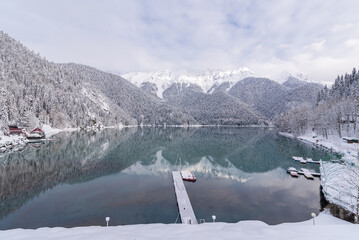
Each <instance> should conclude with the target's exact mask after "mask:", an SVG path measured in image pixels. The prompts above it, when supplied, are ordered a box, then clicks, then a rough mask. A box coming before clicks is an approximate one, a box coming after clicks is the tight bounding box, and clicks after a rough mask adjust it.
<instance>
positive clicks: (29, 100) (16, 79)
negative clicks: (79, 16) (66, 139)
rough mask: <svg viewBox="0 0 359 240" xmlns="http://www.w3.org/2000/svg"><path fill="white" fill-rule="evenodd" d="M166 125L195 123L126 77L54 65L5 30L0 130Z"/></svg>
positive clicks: (0, 38) (0, 54) (0, 52)
mask: <svg viewBox="0 0 359 240" xmlns="http://www.w3.org/2000/svg"><path fill="white" fill-rule="evenodd" d="M164 123H167V124H192V123H195V121H194V120H193V118H192V117H191V116H188V115H186V114H183V113H182V112H180V111H177V110H176V109H175V108H173V107H171V106H168V105H166V104H163V103H161V101H160V100H159V99H156V98H154V97H151V96H148V95H147V94H145V93H143V92H142V91H141V90H140V89H138V88H137V87H136V86H134V85H132V84H131V83H129V82H127V81H126V80H124V79H123V78H121V77H120V76H117V75H114V74H109V73H105V72H102V71H99V70H97V69H94V68H90V67H86V66H82V65H78V64H55V63H52V62H49V61H47V60H46V59H44V58H42V57H40V56H39V54H35V53H34V52H32V51H30V50H28V49H27V48H26V47H24V46H23V45H22V44H21V43H20V42H18V41H16V40H14V39H12V38H11V37H9V36H8V35H7V34H5V33H3V32H1V31H0V130H2V131H5V130H6V129H7V125H8V124H17V125H20V126H21V127H25V128H34V127H37V126H39V125H42V124H50V125H52V126H54V127H57V128H65V127H84V126H92V125H94V124H103V125H118V124H122V125H131V124H164Z"/></svg>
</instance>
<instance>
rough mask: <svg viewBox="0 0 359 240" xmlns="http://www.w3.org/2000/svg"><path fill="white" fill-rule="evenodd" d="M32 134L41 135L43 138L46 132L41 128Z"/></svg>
mask: <svg viewBox="0 0 359 240" xmlns="http://www.w3.org/2000/svg"><path fill="white" fill-rule="evenodd" d="M30 133H31V134H34V133H36V134H39V135H42V136H44V135H45V133H44V131H42V130H41V129H40V128H35V129H34V130H32V131H31V132H30Z"/></svg>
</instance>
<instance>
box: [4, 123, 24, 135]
mask: <svg viewBox="0 0 359 240" xmlns="http://www.w3.org/2000/svg"><path fill="white" fill-rule="evenodd" d="M8 127H9V134H10V135H21V134H24V131H23V129H22V128H19V127H18V126H16V125H9V126H8Z"/></svg>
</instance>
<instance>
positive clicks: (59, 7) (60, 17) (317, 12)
mask: <svg viewBox="0 0 359 240" xmlns="http://www.w3.org/2000/svg"><path fill="white" fill-rule="evenodd" d="M0 5H1V8H0V23H1V25H0V28H1V30H3V31H5V32H7V33H9V34H10V35H11V36H13V37H14V38H16V39H18V40H20V41H21V42H23V43H24V44H25V45H27V46H28V47H29V48H30V49H33V50H35V51H36V52H40V54H41V55H43V56H45V57H47V58H48V59H50V60H53V61H55V62H78V63H83V64H88V65H92V66H95V67H97V68H101V69H103V70H109V71H116V72H129V71H151V70H160V69H188V70H190V71H198V70H203V69H208V68H221V67H223V66H238V67H240V66H249V67H250V68H251V69H252V70H254V71H256V72H259V73H263V74H266V73H270V72H278V71H283V70H286V71H295V72H302V73H304V74H307V75H312V76H313V77H314V78H316V79H318V80H320V81H328V79H329V81H333V80H334V78H335V76H336V75H337V74H343V73H344V72H349V71H351V68H352V67H358V66H356V64H357V63H358V62H359V49H358V42H357V40H358V39H359V27H358V24H359V15H358V14H357V9H359V6H358V3H357V1H355V0H344V1H335V0H327V1H324V0H323V1H299V0H269V1H251V0H241V1H234V0H233V1H230V0H228V1H215V0H195V1H191V0H182V1H179V0H178V1H175V0H174V1H165V0H162V1H161V0H150V1H148V0H122V1H116V0H107V1H101V2H99V1H95V0H87V1H81V0H61V1H60V0H54V1H46V0H33V1H26V0H12V1H5V0H0ZM267 75H269V74H267Z"/></svg>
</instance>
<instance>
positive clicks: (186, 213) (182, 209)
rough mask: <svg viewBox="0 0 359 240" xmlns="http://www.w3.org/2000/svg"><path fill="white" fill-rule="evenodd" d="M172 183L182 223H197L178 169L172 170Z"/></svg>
mask: <svg viewBox="0 0 359 240" xmlns="http://www.w3.org/2000/svg"><path fill="white" fill-rule="evenodd" d="M172 176H173V185H174V188H175V192H176V197H177V204H178V210H179V214H180V215H181V220H182V223H184V224H197V219H196V216H195V215H194V212H193V208H192V205H191V202H190V200H189V197H188V195H187V191H186V187H185V185H184V183H183V180H182V177H181V173H180V172H179V171H174V172H172Z"/></svg>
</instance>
